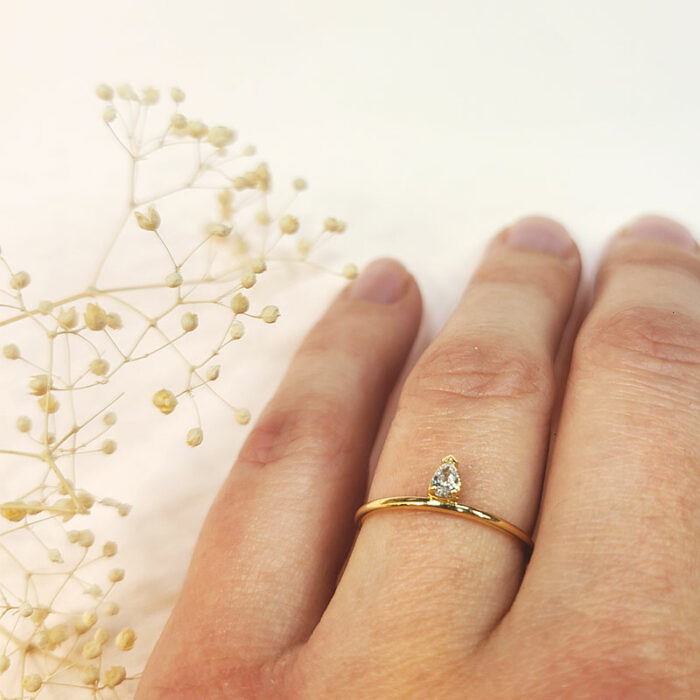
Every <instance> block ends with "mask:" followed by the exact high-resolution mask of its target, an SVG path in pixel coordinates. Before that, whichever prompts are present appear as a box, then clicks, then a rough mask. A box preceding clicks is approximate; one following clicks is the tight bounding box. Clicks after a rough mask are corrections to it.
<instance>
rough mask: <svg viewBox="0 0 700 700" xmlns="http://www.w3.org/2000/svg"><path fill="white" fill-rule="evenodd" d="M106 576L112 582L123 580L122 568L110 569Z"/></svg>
mask: <svg viewBox="0 0 700 700" xmlns="http://www.w3.org/2000/svg"><path fill="white" fill-rule="evenodd" d="M107 578H108V579H109V580H110V581H111V582H112V583H119V582H120V581H123V580H124V569H111V570H110V571H109V573H108V574H107Z"/></svg>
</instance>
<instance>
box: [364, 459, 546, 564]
mask: <svg viewBox="0 0 700 700" xmlns="http://www.w3.org/2000/svg"><path fill="white" fill-rule="evenodd" d="M458 464H459V462H458V461H457V460H456V459H455V458H454V457H453V456H452V455H447V457H445V458H444V459H443V460H442V463H441V464H440V466H439V467H438V468H437V469H436V470H435V474H434V476H433V478H432V481H431V483H430V487H429V488H428V496H427V497H425V496H392V497H390V498H378V499H377V500H375V501H370V502H369V503H365V504H364V505H362V506H360V507H359V508H358V509H357V512H356V513H355V523H356V524H357V526H358V527H359V526H361V525H362V521H363V520H364V518H365V517H367V516H368V515H369V514H370V513H376V512H377V511H379V510H383V509H385V508H386V509H390V510H391V509H401V508H403V509H405V510H421V511H424V512H425V511H432V512H436V513H449V514H451V515H457V516H459V517H460V518H466V519H467V520H474V521H475V522H478V523H482V524H483V525H488V526H489V527H492V528H494V529H496V530H500V531H501V532H504V533H506V534H507V535H511V536H512V537H515V538H516V539H517V540H519V541H520V542H521V543H522V544H524V545H525V547H526V548H527V554H528V556H529V555H530V554H531V553H532V548H533V546H534V545H533V542H532V539H531V538H530V536H529V535H528V534H527V533H525V532H523V531H522V530H521V529H520V528H519V527H516V526H515V525H513V523H509V522H508V521H507V520H503V518H497V517H496V516H495V515H491V514H490V513H486V512H484V511H483V510H479V509H478V508H472V507H471V506H467V505H464V504H463V503H457V497H458V495H459V492H460V489H461V487H462V480H461V478H460V475H459V471H458V469H457V466H458Z"/></svg>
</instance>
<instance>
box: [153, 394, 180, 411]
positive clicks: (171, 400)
mask: <svg viewBox="0 0 700 700" xmlns="http://www.w3.org/2000/svg"><path fill="white" fill-rule="evenodd" d="M153 405H154V406H155V407H156V408H157V409H158V410H159V411H160V412H161V413H164V414H165V415H166V416H167V415H168V414H170V413H172V412H173V411H174V410H175V406H177V399H176V398H175V395H174V394H173V392H172V391H168V390H167V389H160V390H159V391H156V393H155V394H153Z"/></svg>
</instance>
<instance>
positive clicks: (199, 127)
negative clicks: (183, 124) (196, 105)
mask: <svg viewBox="0 0 700 700" xmlns="http://www.w3.org/2000/svg"><path fill="white" fill-rule="evenodd" d="M208 132H209V127H208V126H207V125H206V124H204V123H203V122H198V121H188V122H187V133H188V134H189V135H190V136H191V137H192V138H194V139H197V140H200V139H203V138H204V137H205V136H206V135H207V133H208Z"/></svg>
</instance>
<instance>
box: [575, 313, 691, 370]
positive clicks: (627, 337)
mask: <svg viewBox="0 0 700 700" xmlns="http://www.w3.org/2000/svg"><path fill="white" fill-rule="evenodd" d="M573 363H574V364H575V365H577V366H584V367H585V366H590V367H600V366H603V367H606V368H617V367H619V366H621V365H622V366H623V367H625V368H627V369H633V370H640V371H643V372H651V373H655V374H659V375H668V376H671V377H676V378H683V379H687V378H688V377H689V375H690V376H692V375H693V373H694V374H695V375H696V376H697V375H698V370H700V321H699V320H698V319H697V318H694V317H692V316H690V315H689V314H685V313H681V312H674V311H667V310H664V309H660V308H655V307H649V306H630V307H627V308H624V309H621V310H619V311H617V312H615V313H613V314H605V315H600V316H593V317H591V318H590V319H589V321H587V322H586V323H585V324H584V326H583V328H582V329H581V331H580V333H579V335H578V338H577V340H576V345H575V350H574V358H573Z"/></svg>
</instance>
